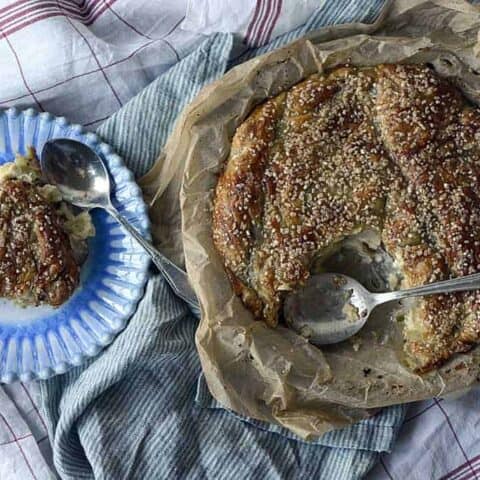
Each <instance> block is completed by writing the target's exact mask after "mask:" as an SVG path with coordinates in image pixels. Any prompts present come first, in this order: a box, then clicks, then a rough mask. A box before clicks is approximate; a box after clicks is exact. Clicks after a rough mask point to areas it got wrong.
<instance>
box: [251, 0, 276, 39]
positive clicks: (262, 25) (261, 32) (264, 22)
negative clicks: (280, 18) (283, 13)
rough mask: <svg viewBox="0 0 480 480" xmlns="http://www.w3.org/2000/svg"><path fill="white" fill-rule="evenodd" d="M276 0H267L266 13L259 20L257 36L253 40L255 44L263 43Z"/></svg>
mask: <svg viewBox="0 0 480 480" xmlns="http://www.w3.org/2000/svg"><path fill="white" fill-rule="evenodd" d="M275 1H276V0H267V8H266V9H265V14H264V15H263V17H262V18H261V19H260V21H259V22H258V32H257V36H256V38H255V39H254V41H253V43H254V44H255V45H263V38H264V36H265V32H266V31H267V29H268V25H269V23H270V20H271V15H272V12H273V8H274V5H273V4H274V3H275Z"/></svg>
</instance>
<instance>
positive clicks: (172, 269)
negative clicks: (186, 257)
mask: <svg viewBox="0 0 480 480" xmlns="http://www.w3.org/2000/svg"><path fill="white" fill-rule="evenodd" d="M106 210H107V212H108V213H109V214H110V215H111V216H112V217H113V218H114V219H115V220H116V221H117V222H118V223H120V224H121V225H122V226H123V227H124V228H125V229H126V230H127V231H128V232H129V233H130V234H131V235H132V237H134V238H135V240H137V242H138V243H139V244H140V245H141V246H142V247H143V248H144V250H145V251H146V252H147V253H148V254H149V255H150V257H151V258H152V260H153V263H154V264H155V265H156V267H157V268H158V269H159V270H160V271H161V272H162V274H163V276H164V277H165V279H166V280H167V282H168V283H169V284H170V286H171V287H172V290H173V291H174V292H175V293H176V294H177V295H178V296H179V297H180V298H182V299H183V300H185V302H187V303H188V304H189V306H190V307H191V308H192V309H193V310H194V311H195V313H199V308H200V307H199V304H198V300H197V296H196V295H195V292H194V291H193V289H192V287H191V286H190V283H189V282H188V276H187V274H186V273H185V272H184V271H183V270H182V269H180V268H178V267H177V266H176V265H175V264H174V263H173V262H171V261H170V260H169V259H168V258H166V257H165V256H164V255H162V254H161V253H160V252H159V251H158V250H157V249H156V248H155V247H154V246H153V245H152V244H151V243H150V242H148V241H147V240H145V239H144V238H143V237H142V235H141V234H140V233H139V232H138V231H137V230H136V229H135V228H134V227H132V225H131V224H130V223H129V222H128V221H127V220H126V219H125V218H124V217H123V216H122V215H120V213H119V212H118V210H117V209H116V208H115V207H113V206H110V207H108V208H107V209H106Z"/></svg>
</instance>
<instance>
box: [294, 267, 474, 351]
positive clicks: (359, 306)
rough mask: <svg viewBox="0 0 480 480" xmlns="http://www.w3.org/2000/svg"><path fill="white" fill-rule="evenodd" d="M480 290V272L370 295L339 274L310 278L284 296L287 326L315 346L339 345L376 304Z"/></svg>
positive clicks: (360, 326) (361, 322)
mask: <svg viewBox="0 0 480 480" xmlns="http://www.w3.org/2000/svg"><path fill="white" fill-rule="evenodd" d="M478 288H480V273H474V274H472V275H467V276H465V277H460V278H454V279H451V280H445V281H442V282H435V283H431V284H429V285H422V286H419V287H414V288H409V289H406V290H396V291H393V292H385V293H372V292H369V291H368V290H367V289H366V288H365V287H363V286H362V285H361V284H360V283H359V282H357V281H356V280H354V279H353V278H351V277H347V276H346V275H341V274H338V273H322V274H319V275H312V276H311V277H310V278H309V279H308V280H307V282H306V284H305V286H304V287H303V288H302V289H300V290H298V291H297V292H295V293H292V294H291V295H289V296H288V297H287V299H286V300H285V304H284V315H285V321H286V323H287V324H288V325H289V326H291V327H292V328H293V329H294V330H296V331H297V332H298V333H300V334H302V335H303V336H305V337H307V338H308V339H309V340H310V342H311V343H314V344H316V345H328V344H331V343H338V342H341V341H343V340H346V339H347V338H349V337H351V336H352V335H355V334H356V333H357V332H358V331H359V330H360V329H361V328H362V327H363V326H364V325H365V322H366V321H367V319H368V317H369V315H370V313H371V312H372V310H373V309H374V308H376V307H377V306H378V305H382V304H384V303H387V302H392V301H394V300H397V301H398V300H403V299H406V298H411V297H418V296H424V295H433V294H440V293H449V292H461V291H464V290H476V289H478Z"/></svg>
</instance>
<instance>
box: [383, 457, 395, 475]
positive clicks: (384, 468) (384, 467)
mask: <svg viewBox="0 0 480 480" xmlns="http://www.w3.org/2000/svg"><path fill="white" fill-rule="evenodd" d="M380 465H381V466H382V467H383V470H384V472H385V473H386V474H387V477H388V478H389V479H390V480H394V478H393V477H392V474H391V473H390V472H389V471H388V468H387V466H386V465H385V462H384V461H383V458H382V457H380Z"/></svg>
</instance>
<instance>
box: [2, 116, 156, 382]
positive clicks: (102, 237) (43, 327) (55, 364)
mask: <svg viewBox="0 0 480 480" xmlns="http://www.w3.org/2000/svg"><path fill="white" fill-rule="evenodd" d="M51 138H73V139H75V140H79V141H81V142H83V143H86V144H87V145H89V146H90V147H92V148H94V150H95V151H96V152H97V153H98V154H100V155H101V156H102V158H103V159H104V160H105V162H106V164H107V166H108V169H109V171H110V174H111V178H112V181H113V184H114V185H113V187H114V188H113V191H114V193H113V196H112V200H113V202H114V204H115V205H116V206H117V207H118V209H119V211H120V212H121V213H122V214H123V215H124V216H125V217H126V218H127V219H128V220H129V221H130V222H131V223H132V224H133V225H134V226H135V227H136V228H137V229H138V230H139V231H140V232H142V234H144V235H145V236H148V235H149V233H148V231H149V222H148V215H147V208H146V206H145V203H144V202H143V198H142V194H141V192H140V188H139V187H138V186H137V184H136V183H135V180H134V178H133V175H132V173H131V172H130V171H129V170H128V169H127V168H126V167H125V166H124V165H123V162H122V160H121V158H120V157H119V156H118V155H116V154H115V153H113V152H112V150H111V148H110V147H109V146H108V145H106V144H105V143H100V141H99V139H98V137H97V136H96V135H94V134H93V133H85V132H84V131H83V128H82V127H81V126H80V125H71V124H69V123H68V122H67V121H66V119H65V118H58V117H53V116H52V115H50V114H48V113H37V112H36V111H35V110H26V111H23V112H20V111H17V110H15V109H9V110H0V164H3V163H6V162H11V161H13V159H14V157H15V153H16V152H19V153H21V154H24V153H25V151H26V148H27V147H28V146H33V147H35V148H36V150H37V152H41V150H42V148H43V145H44V143H45V142H46V141H47V140H49V139H51ZM92 219H93V223H94V225H95V229H96V235H95V237H94V238H92V239H90V241H89V242H88V257H87V259H86V261H85V263H84V264H83V265H82V270H81V280H80V286H79V287H78V288H77V290H76V291H75V293H74V294H73V295H72V297H71V298H70V299H69V300H68V301H67V302H66V303H64V304H63V305H62V306H61V307H59V308H55V309H54V308H51V307H48V306H40V307H28V308H21V307H18V306H16V305H15V304H14V303H12V302H10V301H8V300H5V299H0V382H3V383H10V382H13V381H15V380H19V379H20V380H22V381H28V380H32V379H34V378H48V377H50V376H52V375H56V374H59V373H63V372H65V371H66V370H67V369H68V368H70V367H71V366H74V365H80V364H81V363H82V362H83V361H84V360H85V359H86V358H88V357H92V356H94V355H96V354H97V353H98V352H99V351H100V350H101V349H102V348H103V347H105V346H106V345H108V344H109V343H111V342H112V340H113V338H114V337H115V335H116V334H117V333H118V332H119V331H120V330H122V329H123V328H124V327H125V325H126V323H127V321H128V319H129V318H130V317H131V315H132V314H133V313H134V312H135V309H136V307H137V304H138V301H139V300H140V298H141V297H142V295H143V291H144V287H145V283H146V280H147V276H148V266H149V258H148V256H147V254H146V253H145V252H144V251H143V250H142V248H141V247H140V246H139V245H138V244H137V243H136V242H135V240H134V239H133V238H131V237H130V236H129V235H128V233H127V232H126V231H124V230H123V229H122V228H121V227H120V226H119V225H118V224H117V223H116V222H115V221H114V220H113V219H112V218H111V217H109V216H108V215H107V214H106V213H105V212H104V211H102V210H98V209H97V210H93V211H92Z"/></svg>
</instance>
